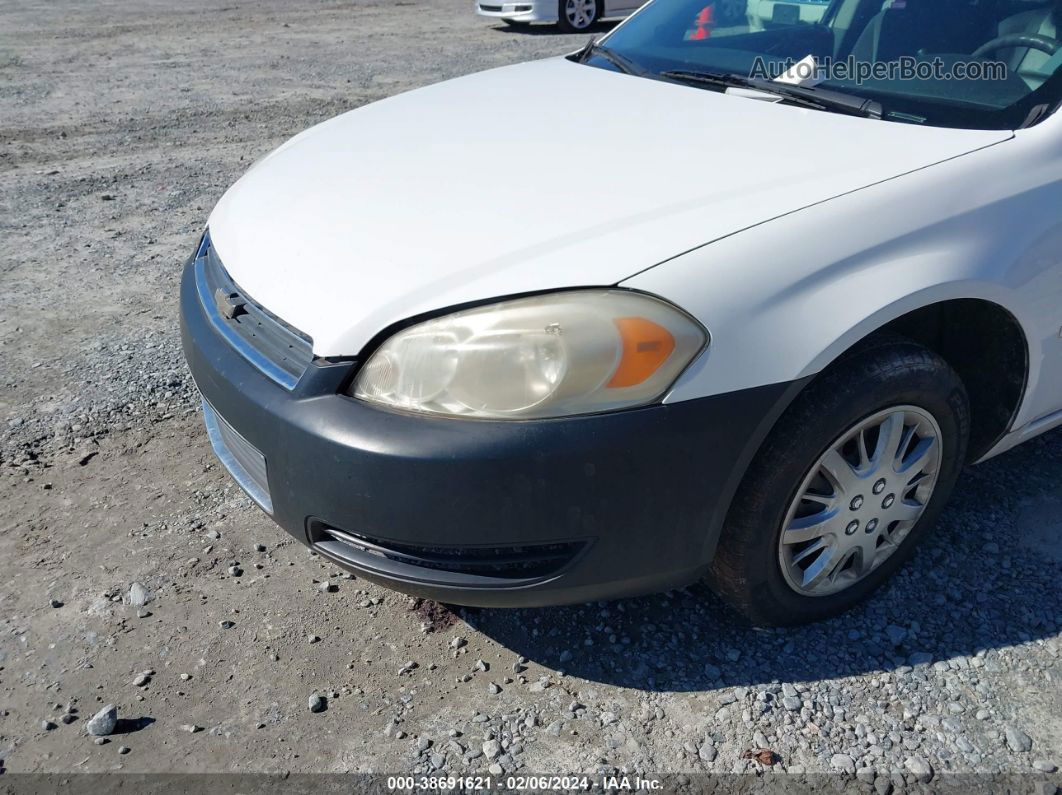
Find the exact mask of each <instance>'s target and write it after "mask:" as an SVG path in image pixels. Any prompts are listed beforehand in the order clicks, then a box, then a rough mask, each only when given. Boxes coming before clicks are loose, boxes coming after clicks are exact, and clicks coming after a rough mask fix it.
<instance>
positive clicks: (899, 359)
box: [709, 335, 969, 626]
mask: <svg viewBox="0 0 1062 795" xmlns="http://www.w3.org/2000/svg"><path fill="white" fill-rule="evenodd" d="M968 435H969V403H968V400H967V397H966V391H965V389H964V387H963V384H962V382H961V380H960V379H959V377H958V376H957V375H956V374H955V372H954V371H953V370H952V369H951V367H949V366H948V364H947V362H945V361H944V360H943V359H941V358H940V357H939V356H937V355H936V354H934V353H932V352H931V351H929V350H927V349H926V348H923V347H922V346H920V345H917V344H915V343H914V342H911V341H908V340H906V339H904V338H902V337H896V336H891V335H890V336H883V337H880V338H877V339H872V340H871V341H869V342H868V343H867V344H865V345H863V346H861V348H860V349H859V350H857V351H855V352H853V353H851V354H849V355H848V356H846V357H844V358H843V359H842V360H841V361H839V362H838V363H836V364H835V365H834V366H832V367H831V368H830V369H829V370H827V371H826V372H825V373H823V375H821V376H820V377H819V378H818V379H817V380H816V381H814V382H813V383H812V384H811V385H810V386H809V387H808V388H807V389H806V390H805V391H804V392H803V393H802V394H801V395H800V396H799V397H798V398H797V399H796V401H794V403H793V405H792V406H791V407H790V408H789V409H788V410H787V411H786V413H785V414H784V415H783V417H782V418H781V419H780V420H779V422H778V425H777V426H776V427H775V428H774V430H773V431H772V432H771V435H770V436H769V438H768V439H767V441H766V442H765V443H764V446H763V448H762V449H761V450H760V451H759V452H758V453H757V455H756V458H755V459H754V460H753V463H752V464H751V465H750V467H749V471H748V473H747V474H746V476H745V479H744V481H743V482H742V485H741V487H740V489H739V490H738V494H737V495H736V496H735V499H734V504H733V505H732V507H731V510H730V513H729V515H728V517H727V522H726V526H725V528H724V530H723V534H722V537H721V538H720V541H719V547H718V549H717V552H716V557H715V560H714V561H713V563H712V568H711V571H710V574H709V581H710V583H711V584H712V586H713V588H714V589H715V590H716V591H717V592H718V593H719V594H720V595H721V596H723V598H724V599H726V600H727V601H728V602H730V603H731V604H732V605H733V606H735V607H736V608H737V609H738V610H740V611H741V612H743V613H744V614H745V615H746V616H748V617H749V618H750V619H751V620H752V621H753V622H754V623H757V624H763V625H776V626H784V625H794V624H803V623H807V622H811V621H817V620H820V619H824V618H828V617H830V616H834V615H837V614H839V613H841V612H844V611H845V610H848V609H849V608H851V607H852V606H854V605H855V604H857V603H859V602H860V601H862V600H863V599H865V598H866V597H868V596H869V595H870V594H871V593H872V592H873V591H874V590H876V589H877V588H878V587H879V586H880V585H881V584H882V583H884V582H885V580H887V579H888V578H889V577H890V576H891V575H892V574H893V573H894V572H895V571H896V570H897V569H898V568H899V567H900V566H902V565H903V563H904V561H906V560H907V558H908V557H910V555H911V553H912V552H913V550H914V547H915V546H916V545H917V543H918V541H919V540H920V539H921V538H922V537H923V536H924V535H925V533H926V532H927V530H928V529H929V527H930V526H931V525H932V524H933V522H934V521H935V519H936V517H937V515H938V514H939V513H940V511H941V509H942V508H943V506H944V504H945V503H946V502H947V499H948V496H949V495H950V492H951V490H952V487H953V486H954V483H955V480H956V478H957V477H958V473H959V471H960V469H961V468H962V463H963V460H964V457H965V454H966V443H967V437H968Z"/></svg>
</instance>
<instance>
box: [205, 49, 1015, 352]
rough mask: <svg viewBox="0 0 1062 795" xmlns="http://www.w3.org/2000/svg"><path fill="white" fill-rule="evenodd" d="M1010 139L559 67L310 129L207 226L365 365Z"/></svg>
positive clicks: (440, 92)
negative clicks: (400, 341) (379, 338)
mask: <svg viewBox="0 0 1062 795" xmlns="http://www.w3.org/2000/svg"><path fill="white" fill-rule="evenodd" d="M1010 135H1011V134H1010V133H1009V132H986V131H965V130H946V129H940V128H923V127H916V126H913V125H905V124H897V123H888V122H880V121H873V120H869V119H862V118H855V117H848V116H841V115H838V114H834V113H825V112H821V111H815V110H808V109H801V108H796V107H792V106H781V105H776V104H773V103H770V102H764V101H759V100H754V99H748V98H745V97H739V96H732V95H726V94H722V93H718V92H715V91H709V90H702V89H697V88H691V87H687V86H681V85H674V84H670V83H664V82H660V81H655V80H648V79H642V78H637V77H631V76H629V75H624V74H619V73H616V72H612V71H606V70H603V69H597V68H593V67H589V66H585V65H582V64H576V63H573V62H571V61H568V60H566V59H563V58H555V59H549V60H545V61H537V62H531V63H525V64H520V65H517V66H511V67H505V68H501V69H495V70H491V71H488V72H483V73H480V74H475V75H471V76H468V77H464V78H460V79H457V80H451V81H448V82H445V83H440V84H437V85H433V86H429V87H427V88H422V89H418V90H416V91H412V92H409V93H407V94H402V95H399V96H395V97H391V98H389V99H386V100H383V101H381V102H376V103H374V104H371V105H367V106H364V107H362V108H359V109H357V110H354V111H351V112H349V113H346V114H344V115H342V116H339V117H337V118H335V119H332V120H330V121H327V122H325V123H323V124H320V125H318V126H317V127H314V128H312V129H310V130H307V131H306V132H304V133H302V134H300V135H298V136H296V137H295V138H293V139H292V140H290V141H288V142H287V143H286V144H284V145H282V146H281V147H280V148H279V149H277V150H276V151H275V152H273V153H272V154H270V155H269V156H267V157H265V158H264V159H263V160H261V161H260V162H259V163H258V164H256V165H255V166H254V167H253V168H252V169H251V170H250V171H248V172H247V174H246V175H245V176H244V177H243V178H242V179H240V180H239V181H238V182H237V183H236V184H235V185H234V186H233V187H232V188H231V189H230V190H229V191H228V192H227V193H226V194H225V196H224V197H223V198H222V199H221V201H220V202H219V203H218V205H217V207H216V208H215V210H214V212H213V213H212V214H211V217H210V221H209V226H210V231H211V237H212V239H213V241H214V245H215V246H216V249H217V251H218V254H219V255H220V257H221V259H222V261H223V262H224V263H225V266H226V268H227V269H228V270H229V272H230V274H231V275H232V278H233V279H234V280H235V281H236V282H237V283H238V284H239V285H240V286H241V287H242V288H243V289H244V290H246V291H247V293H248V294H250V295H252V296H253V297H254V298H255V299H256V300H257V301H259V302H261V303H262V304H263V305H264V306H265V307H266V308H268V309H269V310H271V311H272V312H274V313H275V314H277V315H278V316H280V317H281V318H283V319H284V320H286V321H287V322H289V323H291V324H292V325H294V326H295V327H296V328H298V329H300V330H301V331H303V332H305V333H306V334H308V335H310V336H311V337H312V338H313V341H314V352H315V353H316V354H317V355H320V356H342V355H353V354H356V353H358V352H359V351H360V350H361V348H362V347H363V346H364V345H365V343H366V342H368V341H369V340H370V339H371V338H372V337H374V336H375V335H377V334H378V333H379V332H380V331H381V330H382V329H383V328H385V327H387V326H389V325H390V324H392V323H395V322H398V321H400V320H403V319H405V318H409V317H412V316H415V315H418V314H421V313H425V312H430V311H434V310H438V309H442V308H446V307H450V306H455V305H458V304H462V303H465V302H470V301H479V300H483V299H489V298H492V297H497V296H508V295H515V294H519V293H526V292H534V291H540V290H550V289H557V288H566V287H580V286H589V285H609V284H615V283H617V282H620V281H622V280H624V279H626V278H628V277H630V276H632V275H634V274H635V273H638V272H640V271H642V270H645V269H646V268H650V267H652V266H654V265H657V264H658V263H661V262H663V261H664V260H667V259H669V258H672V257H675V256H677V255H679V254H682V253H684V252H686V251H689V250H690V249H693V248H696V247H698V246H701V245H704V244H706V243H709V242H711V241H713V240H717V239H719V238H720V237H723V236H725V235H729V234H733V233H734V232H738V231H740V230H743V229H747V228H749V227H751V226H754V225H757V224H761V223H763V222H764V221H768V220H770V219H772V218H776V217H778V216H780V215H782V214H786V213H790V212H793V211H796V210H799V209H801V208H803V207H807V206H809V205H812V204H816V203H819V202H822V201H826V200H828V199H831V198H833V197H836V196H838V195H840V194H843V193H847V192H850V191H854V190H857V189H859V188H862V187H865V186H867V185H870V184H873V183H875V182H879V181H881V180H886V179H889V178H892V177H895V176H897V175H900V174H903V173H906V172H910V171H913V170H915V169H920V168H924V167H926V166H930V165H932V164H934V163H937V162H940V161H942V160H946V159H948V158H952V157H956V156H958V155H962V154H963V153H966V152H970V151H972V150H975V149H978V148H981V147H984V146H988V145H991V144H993V143H997V142H999V141H1002V140H1005V139H1007V138H1009V137H1010ZM867 223H873V219H872V218H868V219H867ZM760 233H762V234H769V233H770V232H769V227H766V228H765V231H763V232H760ZM823 234H824V235H828V234H830V230H829V229H824V230H823ZM709 276H710V275H709V274H706V278H708V277H709ZM671 298H672V300H678V301H679V302H680V303H681V296H671Z"/></svg>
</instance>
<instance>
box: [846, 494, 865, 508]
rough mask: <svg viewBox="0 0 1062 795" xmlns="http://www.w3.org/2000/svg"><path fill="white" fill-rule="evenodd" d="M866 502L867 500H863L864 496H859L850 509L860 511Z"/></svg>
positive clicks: (850, 505)
mask: <svg viewBox="0 0 1062 795" xmlns="http://www.w3.org/2000/svg"><path fill="white" fill-rule="evenodd" d="M864 502H865V500H864V499H863V495H862V494H859V495H857V496H855V497H853V498H852V502H851V503H850V504H849V506H848V507H849V508H851V509H852V510H853V511H858V510H859V509H860V508H862V507H863V503H864Z"/></svg>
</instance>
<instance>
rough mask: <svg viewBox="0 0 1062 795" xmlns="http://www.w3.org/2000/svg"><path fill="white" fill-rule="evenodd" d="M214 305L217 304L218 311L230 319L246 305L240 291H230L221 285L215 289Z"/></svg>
mask: <svg viewBox="0 0 1062 795" xmlns="http://www.w3.org/2000/svg"><path fill="white" fill-rule="evenodd" d="M214 305H215V306H217V308H218V312H220V313H221V314H222V315H223V316H224V317H226V318H228V319H229V320H232V319H233V318H234V317H236V315H238V314H240V312H241V311H242V310H243V308H244V306H245V304H244V302H243V301H241V300H240V294H239V293H229V292H226V291H225V290H222V289H221V288H220V287H219V288H218V289H216V290H215V291H214Z"/></svg>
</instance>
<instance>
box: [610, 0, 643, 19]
mask: <svg viewBox="0 0 1062 795" xmlns="http://www.w3.org/2000/svg"><path fill="white" fill-rule="evenodd" d="M643 3H644V0H605V16H606V17H614V16H620V15H622V14H630V13H633V12H634V11H636V10H637V9H638V8H640V7H641V5H642V4H643Z"/></svg>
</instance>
